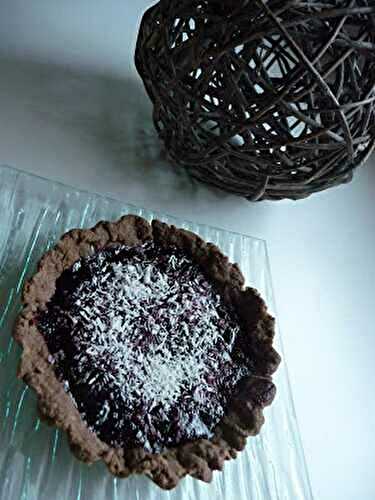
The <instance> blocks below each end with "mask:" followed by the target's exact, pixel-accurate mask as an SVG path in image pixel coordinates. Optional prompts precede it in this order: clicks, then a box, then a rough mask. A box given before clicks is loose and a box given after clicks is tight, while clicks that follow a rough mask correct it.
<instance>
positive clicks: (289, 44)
mask: <svg viewBox="0 0 375 500" xmlns="http://www.w3.org/2000/svg"><path fill="white" fill-rule="evenodd" d="M135 59H136V66H137V69H138V72H139V73H140V75H141V77H142V79H143V81H144V84H145V86H146V89H147V92H148V94H149V96H150V98H151V99H152V101H153V103H154V122H155V126H156V128H157V131H158V133H159V135H160V137H161V139H162V140H163V142H164V144H165V147H166V150H167V152H168V155H169V157H170V159H171V160H172V162H173V163H175V164H177V165H181V166H184V167H186V168H188V169H189V170H190V172H191V173H192V175H194V176H195V177H197V178H199V179H201V180H203V181H205V182H208V183H210V184H213V185H215V186H218V187H220V188H223V189H225V190H227V191H230V192H232V193H236V194H239V195H242V196H245V197H247V198H248V199H250V200H260V199H273V200H278V199H282V198H291V199H299V198H304V197H306V196H309V195H310V194H312V193H314V192H317V191H321V190H323V189H326V188H329V187H332V186H336V185H338V184H341V183H344V182H348V181H350V180H351V178H352V174H353V169H354V168H355V167H357V166H359V165H360V164H361V163H362V162H363V161H364V160H365V159H366V158H367V157H368V155H369V154H370V153H371V151H372V149H373V147H374V142H375V5H374V1H372V0H368V1H367V0H325V1H324V2H321V1H318V0H303V1H302V0H301V1H300V0H291V1H287V0H282V1H281V0H236V1H235V0H161V1H160V2H159V3H157V4H156V5H155V6H153V7H152V8H150V9H149V10H148V11H147V12H146V13H145V14H144V17H143V20H142V23H141V27H140V32H139V36H138V42H137V48H136V57H135Z"/></svg>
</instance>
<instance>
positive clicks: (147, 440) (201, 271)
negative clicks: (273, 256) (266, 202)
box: [14, 215, 280, 489]
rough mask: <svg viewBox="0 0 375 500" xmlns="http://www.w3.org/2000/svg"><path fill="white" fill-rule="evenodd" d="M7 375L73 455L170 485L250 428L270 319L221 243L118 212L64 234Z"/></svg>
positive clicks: (29, 294)
mask: <svg viewBox="0 0 375 500" xmlns="http://www.w3.org/2000/svg"><path fill="white" fill-rule="evenodd" d="M14 337H15V339H16V340H17V341H18V343H19V344H20V345H21V346H22V348H23V352H22V357H21V361H20V365H19V370H18V376H19V377H20V378H22V379H23V380H24V381H25V382H26V384H28V385H29V386H30V387H32V388H33V389H34V390H35V392H36V393H37V396H38V409H39V413H40V415H41V417H42V419H43V420H45V421H47V423H50V424H51V425H55V426H57V427H59V428H61V429H63V430H64V431H65V432H66V433H67V436H68V440H69V443H70V446H71V449H72V451H73V453H74V454H75V455H76V457H77V458H79V459H80V460H82V461H84V462H86V463H89V464H91V463H94V462H96V461H98V460H103V461H104V462H105V463H106V465H107V466H108V469H109V470H110V472H111V473H112V474H114V475H116V476H119V477H127V476H129V475H130V474H133V473H137V474H145V475H147V476H148V477H150V478H151V479H152V480H153V481H154V482H155V483H157V484H158V485H159V486H160V487H161V488H164V489H171V488H174V487H175V486H176V485H177V484H178V482H179V480H180V479H181V478H182V477H184V476H185V475H187V474H190V475H191V476H193V477H195V478H198V479H201V480H203V481H206V482H209V481H210V480H211V478H212V472H213V471H214V470H221V469H222V467H223V464H224V461H225V460H228V459H231V458H235V457H236V454H237V452H238V451H241V450H243V448H244V447H245V445H246V439H247V437H248V436H254V435H256V434H258V433H259V431H260V428H261V426H262V424H263V422H264V416H263V409H264V407H265V406H267V405H269V404H270V403H271V402H272V400H273V398H274V396H275V392H276V389H275V386H274V384H273V382H272V374H273V373H274V372H275V370H276V369H277V367H278V365H279V363H280V357H279V355H278V353H277V352H276V351H275V350H274V348H273V347H272V342H273V337H274V319H273V318H272V317H271V316H270V315H269V314H268V312H267V307H266V305H265V303H264V301H263V299H262V298H261V297H260V295H259V293H258V292H257V291H256V290H254V289H252V288H245V287H244V278H243V276H242V274H241V271H240V270H239V268H238V266H237V265H236V264H231V263H230V262H229V261H228V258H227V257H225V256H224V255H223V254H222V253H221V252H220V250H219V249H218V248H217V247H216V246H215V245H213V244H211V243H206V242H205V241H203V240H202V239H201V238H200V237H199V236H197V235H195V234H193V233H191V232H188V231H185V230H182V229H177V228H175V227H174V226H169V225H167V224H164V223H162V222H159V221H157V220H154V221H153V222H152V224H149V223H148V222H147V221H146V220H144V219H142V218H141V217H137V216H133V215H127V216H125V217H123V218H121V219H120V220H119V221H117V222H114V223H112V222H100V223H98V224H97V225H96V226H95V227H94V228H92V229H82V230H81V229H75V230H72V231H69V232H68V233H66V234H65V235H64V236H63V237H62V238H61V240H60V241H59V242H58V243H57V245H56V246H55V248H54V249H52V250H51V251H49V252H47V253H46V254H45V255H44V257H43V258H42V259H41V261H40V263H39V266H38V271H37V272H36V274H35V275H34V276H33V277H32V278H31V280H30V281H28V282H27V283H26V285H25V287H24V291H23V310H22V312H21V314H20V316H19V318H18V321H17V323H16V326H15V329H14Z"/></svg>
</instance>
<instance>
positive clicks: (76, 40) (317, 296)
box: [0, 0, 375, 500]
mask: <svg viewBox="0 0 375 500" xmlns="http://www.w3.org/2000/svg"><path fill="white" fill-rule="evenodd" d="M130 3H131V2H130V1H129V0H125V1H124V0H122V1H120V0H118V1H116V0H107V1H106V2H101V3H100V5H99V2H96V3H94V2H90V1H88V0H65V1H64V2H61V1H58V0H33V1H32V2H24V1H21V0H1V2H0V54H1V58H0V127H1V128H0V163H7V164H11V165H14V166H16V167H18V168H21V169H24V170H27V171H29V172H33V173H36V174H40V175H42V176H45V177H49V178H51V179H56V180H60V181H63V182H65V183H68V184H70V185H74V186H77V187H81V188H84V189H88V190H93V191H96V192H100V193H103V194H109V195H111V196H114V197H116V198H118V199H121V200H124V201H126V202H132V203H135V204H138V205H140V206H145V207H149V208H155V209H160V210H163V211H166V212H169V213H171V214H175V215H179V216H182V217H184V218H188V219H191V220H194V221H197V222H204V223H207V224H211V225H215V226H220V227H223V228H226V229H230V230H234V231H239V232H242V233H246V234H250V235H253V236H257V237H260V238H264V239H266V240H267V243H268V248H269V254H270V260H271V269H272V274H273V280H274V288H275V294H276V301H277V305H278V313H279V314H278V321H279V324H280V325H281V329H282V332H283V337H284V344H285V351H286V358H287V363H288V366H289V372H290V378H291V383H292V390H293V393H294V400H295V405H296V410H297V415H298V419H299V424H300V429H301V434H302V439H303V442H304V448H305V453H306V458H307V463H308V467H309V471H310V477H311V481H312V487H313V491H314V494H315V498H316V499H321V500H349V499H350V500H351V499H360V500H372V499H373V498H375V477H374V470H375V429H374V414H375V398H374V387H375V376H374V372H373V366H374V363H373V357H374V354H375V331H374V320H373V316H372V314H373V312H374V311H375V207H374V205H375V158H374V157H373V158H372V159H370V161H368V163H367V165H366V166H365V167H363V168H361V169H360V170H359V171H358V173H357V175H356V177H355V180H354V182H353V183H352V184H350V185H347V186H344V187H340V188H336V189H334V190H330V191H326V192H323V193H320V194H317V195H315V196H313V197H311V198H309V199H307V200H303V201H299V202H291V201H282V202H277V203H271V202H262V203H258V204H250V203H249V202H247V201H245V200H242V199H240V198H236V197H234V196H230V195H228V194H225V193H222V192H219V191H217V190H214V189H211V188H208V187H206V186H203V185H198V184H197V183H195V182H192V181H191V180H189V178H188V177H187V176H186V174H185V173H184V172H181V171H177V170H176V169H173V168H172V167H170V166H169V165H168V163H167V162H166V161H165V159H163V158H162V157H161V156H160V154H159V147H158V142H157V140H156V138H155V134H154V132H153V127H152V124H151V120H150V109H151V108H150V104H149V102H148V99H147V97H146V96H145V93H144V91H143V88H142V84H141V81H140V80H139V78H138V77H137V75H136V73H135V70H134V67H133V64H132V53H133V50H134V42H135V37H136V33H137V26H138V23H139V16H140V14H141V12H142V11H143V10H144V8H145V7H146V6H147V5H149V3H150V2H148V1H146V0H137V6H136V7H135V6H132V7H130V6H129V4H130ZM93 4H95V5H93ZM0 223H1V222H0ZM10 500H12V499H10ZM228 500H230V499H228ZM265 500H267V499H265Z"/></svg>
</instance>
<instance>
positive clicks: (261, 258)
mask: <svg viewBox="0 0 375 500" xmlns="http://www.w3.org/2000/svg"><path fill="white" fill-rule="evenodd" d="M127 213H134V214H138V215H141V216H142V217H145V218H146V219H148V220H151V219H153V218H159V219H161V220H163V221H166V222H169V223H173V224H175V225H176V226H178V227H183V228H186V229H189V230H191V231H194V232H196V233H198V234H200V235H201V236H202V237H203V238H204V239H205V240H208V241H211V242H213V243H215V244H217V245H218V246H219V247H220V248H221V249H222V251H223V252H224V253H225V254H227V255H228V256H229V257H230V259H231V260H232V261H235V262H237V263H238V264H239V265H240V267H241V269H242V271H243V273H244V276H245V278H246V282H247V284H248V285H251V286H253V287H255V288H257V289H258V290H259V291H260V292H261V293H262V295H263V297H264V298H265V300H266V302H267V304H268V305H269V308H270V311H271V313H274V312H275V307H274V299H273V293H272V284H271V277H270V270H269V264H268V258H267V249H266V244H265V242H264V241H262V240H259V239H254V238H250V237H248V236H244V235H241V234H235V233H231V232H228V231H223V230H220V229H216V228H213V227H208V226H204V225H201V224H195V223H192V222H187V221H184V220H179V219H177V218H174V217H170V216H168V215H165V214H160V213H158V212H151V211H147V210H143V209H141V208H137V207H134V206H130V205H126V204H124V203H121V202H118V201H115V200H111V199H109V198H104V197H102V196H99V195H96V194H91V193H87V192H82V191H77V190H76V189H73V188H71V187H68V186H64V185H62V184H58V183H55V182H51V181H48V180H46V179H42V178H39V177H36V176H32V175H29V174H26V173H24V172H21V171H18V170H15V169H13V168H10V167H0V214H1V223H0V429H1V431H0V485H1V487H0V490H1V491H0V500H17V499H22V500H34V499H35V500H50V499H58V500H63V499H69V500H74V499H77V500H82V499H90V500H95V499H104V498H105V499H113V500H117V499H120V498H121V499H129V500H157V499H164V500H165V499H170V500H172V499H176V500H177V499H178V500H181V499H183V500H188V499H191V500H192V499H194V500H224V499H225V500H230V499H236V500H237V499H238V500H242V499H246V500H276V499H277V500H281V499H283V500H289V499H290V500H305V499H306V500H310V499H312V494H311V489H310V484H309V479H308V474H307V470H306V465H305V460H304V455H303V449H302V445H301V440H300V436H299V432H298V426H297V421H296V416H295V412H294V408H293V401H292V396H291V392H290V387H289V382H288V375H287V369H286V363H285V360H284V361H283V363H282V364H281V367H280V369H279V370H278V372H277V374H276V377H275V379H276V385H277V389H278V392H277V396H276V399H275V402H274V404H273V405H272V406H271V407H270V408H267V409H266V410H265V416H266V423H265V425H264V427H263V429H262V432H261V434H260V435H259V436H257V437H256V438H250V439H249V440H248V446H247V448H246V450H245V451H244V452H242V453H240V454H239V457H238V459H237V460H234V461H231V462H228V463H226V464H225V467H224V472H223V473H220V472H215V473H214V479H213V482H212V483H211V484H204V483H201V482H199V481H197V480H194V479H192V478H190V477H188V478H185V479H183V480H182V481H181V483H180V485H179V486H178V488H177V489H175V490H173V491H171V492H164V491H162V490H160V489H159V488H158V487H157V486H155V485H154V484H153V483H152V482H151V481H150V480H148V479H147V478H145V477H135V476H134V477H131V478H129V479H116V478H113V477H112V476H111V475H110V474H109V473H108V472H107V470H106V468H105V466H104V465H102V464H95V465H93V466H91V467H88V466H87V465H85V464H82V463H80V462H79V461H77V460H76V459H75V458H74V457H73V456H72V454H71V453H70V451H69V448H68V445H67V441H66V438H65V436H64V435H63V434H62V433H61V432H60V431H58V430H56V429H54V428H49V427H47V426H46V425H44V424H41V422H40V421H39V419H38V416H37V413H36V402H35V395H34V394H33V392H32V391H31V390H30V389H29V388H28V387H27V386H26V385H25V384H24V383H23V382H22V381H20V380H17V379H16V377H15V373H16V367H17V364H18V358H19V354H20V350H19V348H18V346H17V345H15V343H14V342H13V339H12V337H11V330H12V327H13V323H14V319H15V317H16V315H17V313H18V312H19V310H20V294H21V290H22V286H23V283H24V281H25V279H27V277H28V276H30V274H32V273H33V271H34V270H35V266H36V263H37V261H38V259H39V258H40V257H41V256H42V254H43V253H44V252H45V251H46V249H48V248H50V247H51V246H52V245H53V244H54V243H55V242H56V240H58V239H59V237H60V236H61V234H62V233H64V232H65V231H67V230H68V229H71V228H74V227H90V226H92V225H94V224H95V223H96V222H98V221H99V220H101V219H109V220H111V219H112V220H114V219H116V218H118V217H119V216H121V215H123V214H127ZM276 344H277V345H276V348H277V349H278V351H279V352H281V353H282V351H283V349H282V345H281V337H280V333H279V331H278V332H277V340H276Z"/></svg>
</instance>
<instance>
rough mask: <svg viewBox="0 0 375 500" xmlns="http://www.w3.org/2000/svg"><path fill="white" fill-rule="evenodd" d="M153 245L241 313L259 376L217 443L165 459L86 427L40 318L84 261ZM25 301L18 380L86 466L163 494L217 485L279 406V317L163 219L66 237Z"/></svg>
mask: <svg viewBox="0 0 375 500" xmlns="http://www.w3.org/2000/svg"><path fill="white" fill-rule="evenodd" d="M152 239H153V240H154V241H155V242H156V243H157V244H158V245H161V246H164V247H168V246H170V245H175V246H176V247H178V248H180V249H182V250H184V251H185V252H186V253H187V254H188V255H189V256H190V257H191V258H192V260H193V261H195V262H196V263H198V264H199V265H200V266H201V267H202V268H203V269H204V270H205V273H206V275H207V276H208V277H209V278H210V279H211V281H212V282H213V283H215V284H216V285H217V287H218V289H219V291H220V293H221V294H222V296H223V297H224V298H225V301H226V302H228V303H229V304H231V305H232V306H233V307H234V309H235V310H236V312H237V313H238V315H239V318H240V321H241V323H242V325H241V326H242V328H244V329H245V331H246V332H247V334H248V338H249V351H250V352H251V356H252V359H253V360H254V366H255V372H254V374H253V375H252V376H250V377H247V378H246V379H244V380H242V381H241V382H240V384H239V386H238V391H237V392H236V396H234V397H233V399H232V401H231V403H230V405H229V409H228V411H227V413H226V415H225V416H224V417H223V418H222V420H221V421H220V422H219V424H218V425H217V426H216V428H215V429H214V435H213V437H212V438H211V439H198V440H196V441H194V442H190V443H187V444H186V443H185V444H182V445H180V446H177V447H175V448H171V449H167V450H166V451H165V452H163V453H161V454H152V453H147V452H145V451H144V450H143V449H141V448H138V449H131V450H124V449H121V448H113V447H111V446H109V445H107V444H106V443H104V442H103V441H101V440H100V439H99V438H98V437H97V436H96V435H95V433H94V432H92V431H91V430H90V429H89V428H88V427H87V425H86V424H85V422H84V421H83V419H82V418H81V415H80V414H79V412H78V410H77V408H76V407H75V406H74V404H73V401H72V399H71V397H70V395H69V394H67V393H66V392H65V390H64V388H63V386H62V384H61V383H60V382H59V381H58V379H57V378H56V375H55V372H54V368H53V366H52V365H51V363H50V362H49V355H50V353H49V351H48V348H47V345H46V342H45V340H44V338H43V336H42V334H41V333H40V332H39V331H38V328H37V322H36V315H37V313H38V312H39V311H41V310H43V309H45V308H46V305H47V303H48V302H49V300H50V299H51V298H52V296H53V294H54V292H55V287H56V280H57V278H58V277H59V276H60V275H61V273H62V272H63V271H64V270H66V269H68V268H70V267H71V266H72V265H73V264H74V263H75V262H76V261H77V260H78V259H80V258H81V257H87V256H89V255H92V254H93V253H94V252H95V251H97V250H99V249H102V248H104V247H106V246H110V245H117V244H124V245H128V246H135V245H140V244H143V243H144V242H146V241H148V240H152ZM22 300H23V310H22V312H21V314H20V316H19V317H18V320H17V323H16V325H15V328H14V333H13V334H14V337H15V339H16V340H17V342H18V343H19V344H20V345H21V347H22V348H23V352H22V356H21V360H20V365H19V368H18V377H19V378H22V379H23V380H24V381H25V382H26V384H28V385H29V386H30V387H32V388H33V389H34V390H35V392H36V394H37V396H38V409H39V413H40V415H41V417H42V418H43V420H45V421H47V422H48V423H49V424H51V425H55V426H57V427H59V428H61V429H63V430H64V431H65V432H66V433H67V436H68V440H69V443H70V447H71V449H72V452H73V453H74V455H75V456H76V457H77V458H79V459H80V460H82V461H84V462H86V463H88V464H92V463H94V462H96V461H98V460H103V461H104V462H105V463H106V465H107V466H108V469H109V470H110V472H111V473H112V474H114V475H115V476H119V477H127V476H129V475H130V474H133V473H137V474H145V475H147V476H148V477H150V478H151V479H152V480H153V481H154V482H155V483H156V484H158V485H159V486H160V487H161V488H163V489H172V488H174V487H175V486H176V485H177V484H178V482H179V480H180V479H181V478H182V477H184V476H185V475H187V474H190V475H191V476H193V477H195V478H198V479H201V480H202V481H206V482H209V481H211V479H212V472H213V471H214V470H221V469H222V468H223V464H224V462H225V460H229V459H231V458H235V457H236V454H237V451H240V450H242V449H243V448H244V447H245V445H246V439H247V437H248V436H254V435H256V434H258V432H259V431H260V428H261V426H262V424H263V422H264V417H263V408H264V407H265V406H267V405H269V404H270V403H271V402H272V400H273V398H274V396H275V391H276V390H275V386H274V384H273V382H272V380H271V375H272V374H273V372H275V370H276V369H277V367H278V365H279V363H280V356H279V355H278V354H277V352H276V351H275V350H274V349H273V347H272V341H273V337H274V319H273V318H272V317H271V316H270V315H269V314H268V312H267V307H266V305H265V303H264V301H263V299H262V298H261V297H260V295H259V294H258V292H257V291H256V290H254V289H252V288H244V278H243V276H242V274H241V271H240V270H239V268H238V266H237V265H236V264H231V263H230V262H229V261H228V258H227V257H225V256H224V255H223V254H222V253H221V252H220V250H219V249H218V248H217V247H216V246H215V245H213V244H211V243H206V242H205V241H204V240H202V239H201V238H200V237H199V236H197V235H196V234H193V233H191V232H189V231H185V230H182V229H177V228H176V227H174V226H169V225H167V224H164V223H162V222H159V221H157V220H154V221H153V222H152V224H151V225H150V224H149V223H148V222H147V221H146V220H144V219H142V218H141V217H138V216H134V215H127V216H125V217H122V218H121V219H120V220H119V221H117V222H99V223H98V224H97V225H96V226H95V227H93V228H92V229H74V230H72V231H69V232H68V233H66V234H65V235H64V236H62V238H61V239H60V241H59V242H58V243H57V245H56V246H55V247H54V248H53V249H52V250H51V251H49V252H47V253H46V254H45V255H44V257H43V258H42V259H41V261H40V262H39V265H38V270H37V272H36V274H35V275H34V276H33V277H32V278H31V279H30V280H29V281H28V282H27V283H26V284H25V287H24V290H23V297H22Z"/></svg>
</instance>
